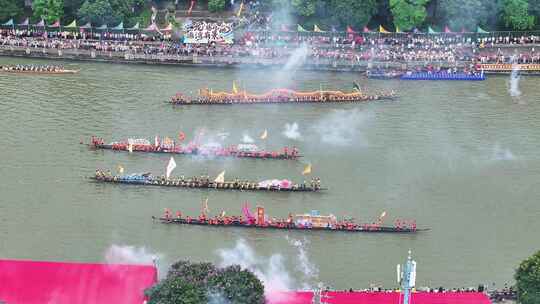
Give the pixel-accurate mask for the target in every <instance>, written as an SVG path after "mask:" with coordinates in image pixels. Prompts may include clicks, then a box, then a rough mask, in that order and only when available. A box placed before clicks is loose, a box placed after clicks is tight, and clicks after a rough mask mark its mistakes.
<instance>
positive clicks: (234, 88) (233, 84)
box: [232, 81, 238, 94]
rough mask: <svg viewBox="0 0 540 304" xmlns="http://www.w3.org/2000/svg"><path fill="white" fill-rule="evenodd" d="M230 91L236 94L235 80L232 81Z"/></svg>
mask: <svg viewBox="0 0 540 304" xmlns="http://www.w3.org/2000/svg"><path fill="white" fill-rule="evenodd" d="M232 92H233V93H234V94H238V88H237V87H236V81H233V82H232Z"/></svg>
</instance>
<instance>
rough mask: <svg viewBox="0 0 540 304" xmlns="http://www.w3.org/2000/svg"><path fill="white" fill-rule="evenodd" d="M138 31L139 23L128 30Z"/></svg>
mask: <svg viewBox="0 0 540 304" xmlns="http://www.w3.org/2000/svg"><path fill="white" fill-rule="evenodd" d="M138 29H139V22H137V23H135V25H134V26H132V27H130V28H129V30H132V31H134V30H138Z"/></svg>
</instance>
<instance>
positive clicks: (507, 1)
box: [503, 0, 535, 30]
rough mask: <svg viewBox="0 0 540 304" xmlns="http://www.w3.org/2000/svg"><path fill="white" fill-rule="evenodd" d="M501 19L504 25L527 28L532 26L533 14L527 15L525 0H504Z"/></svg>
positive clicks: (516, 28)
mask: <svg viewBox="0 0 540 304" xmlns="http://www.w3.org/2000/svg"><path fill="white" fill-rule="evenodd" d="M503 19H504V24H505V25H506V27H511V28H512V29H513V30H528V29H531V28H533V27H534V21H535V20H534V19H535V18H534V16H531V15H529V3H528V2H527V1H526V0H504V8H503Z"/></svg>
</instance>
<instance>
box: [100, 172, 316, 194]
mask: <svg viewBox="0 0 540 304" xmlns="http://www.w3.org/2000/svg"><path fill="white" fill-rule="evenodd" d="M222 174H224V173H222ZM90 178H91V179H93V180H95V181H97V182H102V183H112V184H127V185H139V186H160V187H173V188H192V189H212V190H240V191H271V192H319V191H323V190H326V189H325V188H322V187H321V185H320V180H319V179H318V178H316V179H313V180H312V181H311V182H310V183H309V184H296V183H293V182H291V181H289V180H286V179H284V180H276V179H274V180H265V181H262V182H253V181H245V180H239V179H235V180H232V181H225V180H223V177H222V178H221V180H220V181H217V180H218V179H216V180H211V179H210V178H209V177H208V176H201V177H193V178H184V177H183V176H181V177H170V178H166V177H165V176H152V175H151V174H149V173H145V174H130V175H112V174H111V173H109V172H104V171H101V170H96V173H95V175H94V176H92V177H90Z"/></svg>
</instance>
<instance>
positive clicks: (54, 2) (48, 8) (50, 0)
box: [32, 0, 64, 23]
mask: <svg viewBox="0 0 540 304" xmlns="http://www.w3.org/2000/svg"><path fill="white" fill-rule="evenodd" d="M32 11H33V13H34V18H35V19H41V18H43V19H45V21H47V22H49V23H51V22H54V21H56V20H59V19H61V18H62V17H63V16H64V1H63V0H34V1H33V3H32Z"/></svg>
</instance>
